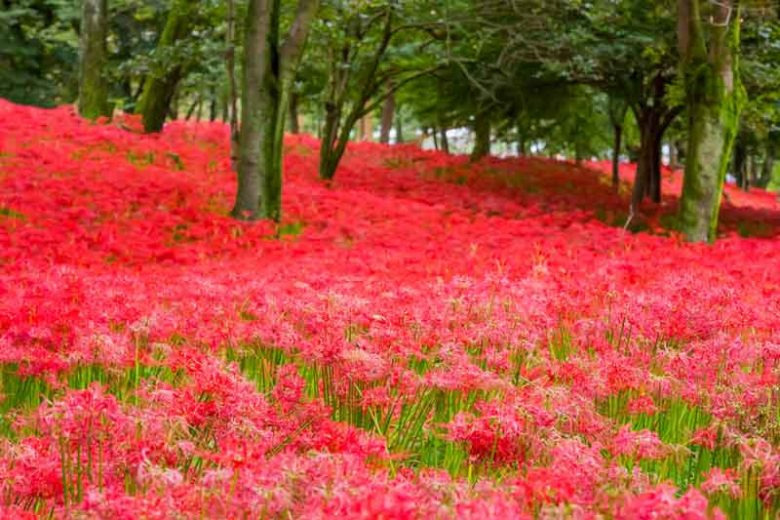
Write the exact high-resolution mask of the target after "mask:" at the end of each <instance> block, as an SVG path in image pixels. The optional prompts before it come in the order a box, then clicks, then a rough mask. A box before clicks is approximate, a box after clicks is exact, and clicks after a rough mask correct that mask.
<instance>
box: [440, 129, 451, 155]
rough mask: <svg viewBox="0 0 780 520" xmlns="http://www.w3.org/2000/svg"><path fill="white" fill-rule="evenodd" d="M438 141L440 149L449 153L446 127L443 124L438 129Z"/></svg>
mask: <svg viewBox="0 0 780 520" xmlns="http://www.w3.org/2000/svg"><path fill="white" fill-rule="evenodd" d="M439 142H440V143H441V151H442V152H444V153H450V142H449V140H448V139H447V129H446V128H444V127H443V126H442V127H441V128H440V129H439Z"/></svg>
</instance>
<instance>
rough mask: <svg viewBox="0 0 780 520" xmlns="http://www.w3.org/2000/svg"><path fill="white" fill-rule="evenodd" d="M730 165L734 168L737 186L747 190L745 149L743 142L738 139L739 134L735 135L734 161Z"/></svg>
mask: <svg viewBox="0 0 780 520" xmlns="http://www.w3.org/2000/svg"><path fill="white" fill-rule="evenodd" d="M732 164H733V167H734V177H735V178H736V180H737V186H739V187H740V188H742V189H743V190H747V189H748V175H747V148H746V147H745V143H744V140H743V139H740V136H739V134H737V137H736V140H735V142H734V159H733V162H732Z"/></svg>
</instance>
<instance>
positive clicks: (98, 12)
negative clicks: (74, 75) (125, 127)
mask: <svg viewBox="0 0 780 520" xmlns="http://www.w3.org/2000/svg"><path fill="white" fill-rule="evenodd" d="M107 32H108V2H107V0H84V2H83V5H82V10H81V37H80V42H79V50H80V60H79V101H78V109H79V114H81V116H82V117H86V118H87V119H92V120H94V119H96V118H98V117H100V116H107V117H110V116H111V105H110V104H109V103H108V84H107V82H106V80H105V78H104V77H103V72H104V69H105V66H106V33H107Z"/></svg>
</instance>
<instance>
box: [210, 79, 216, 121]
mask: <svg viewBox="0 0 780 520" xmlns="http://www.w3.org/2000/svg"><path fill="white" fill-rule="evenodd" d="M216 120H217V89H216V88H213V87H212V89H211V90H210V91H209V121H210V122H212V123H213V122H214V121H216Z"/></svg>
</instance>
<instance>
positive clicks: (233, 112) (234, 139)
mask: <svg viewBox="0 0 780 520" xmlns="http://www.w3.org/2000/svg"><path fill="white" fill-rule="evenodd" d="M226 22H227V24H226V25H227V28H226V30H225V67H226V73H227V79H228V85H227V86H228V89H227V102H226V103H225V117H224V119H225V120H229V121H230V169H231V170H233V171H234V172H237V171H238V144H239V143H238V140H239V139H238V87H237V85H236V83H237V82H236V5H235V0H228V3H227V20H226ZM247 23H249V22H247Z"/></svg>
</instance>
